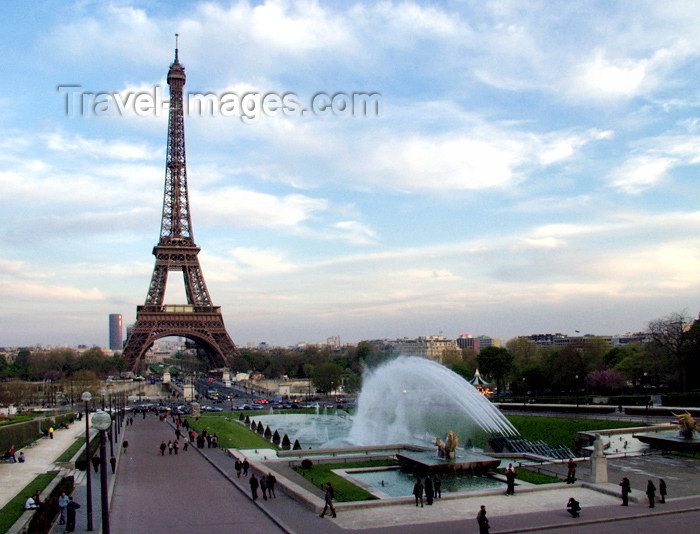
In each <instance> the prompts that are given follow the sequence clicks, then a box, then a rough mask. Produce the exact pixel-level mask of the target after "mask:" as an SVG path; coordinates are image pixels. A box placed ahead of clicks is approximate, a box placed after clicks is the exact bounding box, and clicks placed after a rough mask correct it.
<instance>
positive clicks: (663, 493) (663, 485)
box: [659, 478, 666, 504]
mask: <svg viewBox="0 0 700 534" xmlns="http://www.w3.org/2000/svg"><path fill="white" fill-rule="evenodd" d="M659 495H661V500H660V501H659V502H660V503H661V504H665V503H666V482H665V481H664V479H663V478H660V479H659Z"/></svg>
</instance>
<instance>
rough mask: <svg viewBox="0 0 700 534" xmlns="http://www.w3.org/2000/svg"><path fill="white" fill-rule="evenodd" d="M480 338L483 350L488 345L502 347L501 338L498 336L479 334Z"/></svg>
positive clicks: (480, 345) (480, 347)
mask: <svg viewBox="0 0 700 534" xmlns="http://www.w3.org/2000/svg"><path fill="white" fill-rule="evenodd" d="M477 339H478V340H479V350H480V351H482V350H484V349H485V348H486V347H500V346H501V340H500V339H499V338H497V337H490V336H479V337H478V338H477Z"/></svg>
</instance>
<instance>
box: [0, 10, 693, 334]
mask: <svg viewBox="0 0 700 534" xmlns="http://www.w3.org/2000/svg"><path fill="white" fill-rule="evenodd" d="M0 14H1V15H2V16H1V17H0V27H1V28H2V31H1V33H0V35H2V39H1V40H0V58H2V59H0V62H1V64H2V69H0V71H1V72H2V75H1V76H0V146H1V150H0V198H2V206H3V217H2V219H1V222H0V345H28V344H35V343H43V344H48V343H57V344H69V345H76V344H78V343H84V344H88V345H92V344H97V345H103V346H104V345H106V344H107V315H108V314H109V313H122V314H123V315H124V320H125V323H130V322H132V321H133V320H134V319H135V315H136V306H137V305H139V304H143V302H144V299H145V296H146V291H147V288H148V284H149V281H150V276H151V273H152V270H153V262H154V259H153V256H152V255H151V250H152V247H153V246H154V245H155V244H156V242H157V240H158V233H159V229H160V216H161V207H162V199H163V180H164V165H165V141H166V133H167V115H166V114H161V115H160V116H137V115H136V114H134V113H131V114H129V113H126V114H124V115H123V116H119V115H118V114H117V115H113V116H108V117H105V116H94V115H92V116H73V117H68V116H66V113H65V97H64V96H62V95H61V94H60V93H59V92H58V91H57V86H59V85H65V84H74V85H80V86H81V87H82V88H83V89H84V90H85V91H92V92H100V91H103V92H107V93H119V94H122V95H127V94H129V93H130V92H134V91H137V90H149V89H153V87H154V86H157V85H160V86H162V87H165V88H166V90H167V86H166V85H165V76H166V73H167V70H168V66H169V64H170V62H171V61H172V57H173V48H174V42H173V41H174V39H173V34H175V33H179V34H180V45H179V48H180V59H181V62H182V63H183V64H184V66H185V68H186V73H187V85H186V87H185V89H186V90H187V91H190V92H213V93H215V94H220V93H223V92H239V93H241V92H246V91H259V92H261V93H268V92H277V93H280V94H283V93H288V92H293V93H295V94H297V95H299V98H300V99H301V100H302V101H308V100H310V99H311V97H312V96H313V95H314V94H316V93H318V92H320V91H322V92H326V93H329V94H335V93H337V92H345V93H351V92H354V91H359V92H377V93H380V94H381V95H382V99H383V107H382V114H381V115H380V116H379V117H336V116H332V115H331V116H322V117H320V116H313V115H310V116H309V115H306V116H304V117H300V116H292V117H284V116H277V117H261V118H260V120H258V121H256V122H254V123H252V124H244V123H243V122H242V121H241V120H239V119H237V118H235V117H223V116H212V115H204V116H188V117H186V136H187V158H188V179H189V187H190V206H191V212H192V218H193V226H194V237H195V241H196V243H197V244H198V245H199V246H200V247H201V248H202V252H201V253H200V255H199V258H200V262H201V264H202V268H203V271H204V276H205V279H206V281H207V285H208V287H209V291H210V293H211V296H212V298H213V300H214V303H215V304H216V305H219V306H221V307H222V311H223V313H224V317H225V321H226V325H227V327H228V330H229V333H230V334H231V336H232V338H233V339H234V341H235V342H236V343H238V344H242V345H245V344H246V343H247V342H251V341H253V342H260V341H266V342H268V343H272V344H285V345H286V344H293V343H297V342H299V341H309V342H317V341H325V339H326V338H327V337H329V336H331V335H340V337H341V341H343V342H350V341H359V340H362V339H372V338H384V337H403V336H410V337H414V336H419V335H430V334H438V333H440V332H442V333H443V334H444V335H446V336H448V337H456V336H457V335H459V334H461V333H471V334H473V335H479V334H488V335H492V336H494V337H501V338H503V339H504V340H505V339H508V338H510V337H513V336H516V335H526V334H530V333H541V332H564V333H569V334H573V333H574V331H575V330H580V331H581V332H582V333H597V334H616V333H623V332H628V331H638V330H643V329H644V328H645V326H646V323H647V322H648V321H649V320H651V319H654V318H657V317H661V316H664V315H667V314H668V313H670V312H674V311H683V310H685V311H687V312H688V313H689V314H690V315H691V316H694V315H695V314H696V313H697V311H698V302H699V301H700V299H699V297H700V289H699V288H700V230H699V229H700V208H699V207H698V200H699V195H698V192H699V187H698V180H697V173H698V170H699V166H698V163H699V162H700V90H699V86H698V83H697V80H698V79H700V62H699V60H700V35H699V34H698V32H697V28H698V26H699V25H700V4H698V3H697V2H673V3H660V2H636V1H635V2H613V3H610V2H557V3H552V2H536V1H531V2H507V1H504V2H484V1H478V2H444V3H441V2H433V3H422V2H382V3H376V2H364V3H362V2H333V3H317V2H276V1H269V2H259V3H253V2H206V3H205V2H201V3H199V2H166V1H162V2H157V1H150V2H111V3H107V2H91V1H81V2H72V3H71V2H64V3H61V4H60V8H59V7H58V6H57V4H55V3H52V2H32V3H25V2H11V3H7V2H6V3H3V4H2V6H1V7H0ZM166 94H167V91H166ZM182 285H183V284H182V281H181V279H180V277H179V276H178V273H171V275H170V279H169V285H168V291H167V294H166V301H168V302H171V303H181V302H183V301H184V296H183V295H184V291H183V289H182Z"/></svg>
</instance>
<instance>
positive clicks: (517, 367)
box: [0, 313, 700, 394]
mask: <svg viewBox="0 0 700 534" xmlns="http://www.w3.org/2000/svg"><path fill="white" fill-rule="evenodd" d="M647 333H648V336H647V337H648V339H649V341H648V342H647V343H644V344H640V343H631V344H628V345H625V346H619V347H610V346H609V344H608V343H607V342H606V341H605V340H604V339H602V338H595V337H592V338H590V339H587V340H586V341H583V342H580V343H571V344H568V345H565V346H563V347H556V348H554V347H548V348H541V347H539V346H537V344H536V343H535V342H534V341H533V340H532V339H530V338H527V337H519V338H514V339H511V340H510V341H508V342H507V344H506V346H505V347H488V348H485V349H483V350H482V351H481V352H480V353H479V354H476V353H475V352H474V351H471V350H468V349H463V350H455V351H453V352H452V353H448V354H445V356H444V358H443V364H445V365H446V366H447V367H449V368H451V369H452V370H453V371H455V372H456V373H458V374H460V375H462V376H464V377H465V378H471V377H472V376H473V375H474V372H475V371H476V369H477V368H478V369H479V370H480V372H481V373H482V375H485V376H488V377H490V378H491V379H492V381H493V382H494V383H495V385H496V386H497V389H498V391H499V392H505V391H508V390H510V391H511V392H513V393H515V394H521V393H525V392H528V391H530V392H533V393H535V394H546V393H550V392H551V393H557V392H573V391H576V392H578V391H581V390H584V389H585V390H587V391H592V392H600V393H610V392H615V391H621V390H623V389H625V388H628V387H630V386H631V387H632V388H636V387H641V386H657V387H658V386H668V387H669V388H670V389H675V390H679V391H687V390H688V389H689V388H690V387H691V385H693V384H695V382H693V381H692V380H691V377H696V376H699V375H700V320H695V321H691V320H690V319H689V318H687V317H685V316H684V315H683V314H681V313H674V314H671V315H669V316H667V317H663V318H660V319H656V320H654V321H651V322H650V323H649V325H648V331H647ZM395 356H397V354H396V353H395V352H394V351H393V350H392V348H391V346H390V345H383V344H381V343H376V342H369V341H363V342H361V343H359V345H358V346H357V347H352V348H346V349H342V350H340V349H331V348H322V349H319V348H316V347H309V348H307V349H305V350H303V351H299V350H290V349H275V350H272V351H260V350H252V349H241V356H240V357H239V358H236V360H235V361H234V366H233V371H235V372H239V371H240V372H249V371H257V372H260V373H262V374H263V376H264V377H266V378H281V377H283V376H287V377H289V378H307V379H311V380H312V382H313V383H314V385H315V386H316V388H317V389H318V390H319V391H322V392H329V391H333V390H335V389H337V388H338V387H339V386H340V385H342V386H343V388H344V390H345V391H346V392H348V393H353V392H356V391H358V390H359V388H360V387H361V383H362V378H361V377H362V374H363V372H364V371H365V370H366V369H371V368H373V367H375V366H376V365H378V364H379V363H381V362H382V361H385V360H388V359H390V358H393V357H395ZM178 360H180V363H182V364H183V365H185V367H186V364H187V362H186V361H185V359H184V358H182V355H181V357H180V358H178V357H177V355H176V357H175V358H174V359H172V360H169V363H177V362H178ZM189 363H191V364H193V366H194V367H196V361H192V362H189ZM194 367H193V368H192V369H191V371H195V368H194ZM125 369H126V362H125V360H123V359H122V358H120V357H113V358H106V357H105V355H104V354H103V352H102V351H101V350H100V349H99V348H97V347H95V348H92V349H89V350H86V351H84V352H82V353H81V354H80V355H78V354H76V353H75V352H74V351H73V350H71V349H57V350H52V351H48V352H30V351H20V353H19V354H18V355H17V357H16V359H15V360H14V361H13V362H11V363H10V362H7V361H6V360H5V359H4V358H1V357H0V378H1V379H3V380H8V379H21V380H30V381H58V380H69V379H70V378H71V377H74V376H75V375H76V373H79V372H82V373H90V376H96V377H101V378H105V377H107V376H108V375H112V374H118V373H119V372H120V371H123V370H125ZM183 370H188V369H185V368H184V367H183Z"/></svg>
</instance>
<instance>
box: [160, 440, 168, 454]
mask: <svg viewBox="0 0 700 534" xmlns="http://www.w3.org/2000/svg"><path fill="white" fill-rule="evenodd" d="M167 448H168V446H167V445H166V444H165V441H161V442H160V455H161V456H165V449H167Z"/></svg>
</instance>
